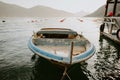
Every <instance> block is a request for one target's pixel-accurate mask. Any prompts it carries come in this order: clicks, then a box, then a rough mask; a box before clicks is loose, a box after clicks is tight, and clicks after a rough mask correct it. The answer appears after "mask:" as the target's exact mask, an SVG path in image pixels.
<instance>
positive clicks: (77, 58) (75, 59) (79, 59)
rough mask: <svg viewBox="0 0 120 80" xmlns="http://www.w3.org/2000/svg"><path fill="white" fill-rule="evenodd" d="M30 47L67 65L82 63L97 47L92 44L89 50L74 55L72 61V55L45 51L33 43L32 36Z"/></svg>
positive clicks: (60, 63) (52, 60) (55, 61)
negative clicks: (60, 54) (64, 55)
mask: <svg viewBox="0 0 120 80" xmlns="http://www.w3.org/2000/svg"><path fill="white" fill-rule="evenodd" d="M28 47H29V48H30V50H31V51H33V52H34V53H35V54H37V55H39V56H40V57H43V58H45V59H47V60H49V61H51V62H53V63H55V64H58V65H61V66H66V65H73V64H76V63H80V62H82V61H85V60H87V59H89V58H90V57H91V56H92V55H93V54H94V53H95V47H94V45H93V44H90V47H89V49H88V50H86V51H85V52H84V53H82V54H79V55H77V56H74V57H72V62H70V57H69V56H68V57H62V56H58V55H54V54H51V53H50V52H47V51H44V50H42V49H40V48H39V47H38V46H36V45H35V44H34V43H33V38H32V37H31V38H30V40H29V43H28Z"/></svg>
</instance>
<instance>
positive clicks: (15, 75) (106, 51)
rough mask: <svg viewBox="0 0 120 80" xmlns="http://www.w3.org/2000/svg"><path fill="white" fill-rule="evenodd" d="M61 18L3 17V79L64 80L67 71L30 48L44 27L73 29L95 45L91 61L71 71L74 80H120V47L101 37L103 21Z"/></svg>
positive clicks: (0, 29)
mask: <svg viewBox="0 0 120 80" xmlns="http://www.w3.org/2000/svg"><path fill="white" fill-rule="evenodd" d="M61 19H63V18H0V80H60V79H61V77H62V74H63V69H61V68H59V67H57V66H55V65H53V64H51V63H50V62H48V61H46V60H44V59H42V58H40V57H39V56H34V54H33V53H32V52H31V51H30V50H29V49H28V47H27V43H28V40H29V38H30V36H31V35H32V34H33V31H37V30H39V29H40V28H43V27H65V28H71V29H73V30H75V31H77V32H78V33H81V34H83V35H84V36H85V37H86V38H88V39H89V40H90V42H92V43H93V44H94V45H95V47H96V53H95V54H94V55H93V56H92V57H91V58H90V59H89V60H87V61H85V62H83V63H80V64H76V65H74V66H72V67H71V69H69V70H68V74H69V76H70V78H71V80H120V46H118V45H116V44H115V43H113V42H112V41H110V40H108V39H106V38H104V37H100V36H99V26H100V24H101V21H99V20H98V18H75V17H71V18H66V19H65V21H64V22H60V20H61ZM78 19H79V20H78ZM2 20H5V21H6V22H2ZM65 80H69V79H68V78H67V77H65Z"/></svg>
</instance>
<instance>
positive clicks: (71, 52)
mask: <svg viewBox="0 0 120 80" xmlns="http://www.w3.org/2000/svg"><path fill="white" fill-rule="evenodd" d="M73 44H74V43H73V42H71V51H70V64H72V54H73Z"/></svg>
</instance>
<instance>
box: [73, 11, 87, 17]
mask: <svg viewBox="0 0 120 80" xmlns="http://www.w3.org/2000/svg"><path fill="white" fill-rule="evenodd" d="M88 14H89V12H85V11H80V12H78V13H75V14H74V15H75V16H76V17H82V16H86V15H88Z"/></svg>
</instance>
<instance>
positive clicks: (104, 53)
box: [95, 37, 120, 80]
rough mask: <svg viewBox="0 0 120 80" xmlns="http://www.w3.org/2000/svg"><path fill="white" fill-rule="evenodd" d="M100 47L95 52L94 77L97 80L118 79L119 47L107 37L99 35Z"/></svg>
mask: <svg viewBox="0 0 120 80" xmlns="http://www.w3.org/2000/svg"><path fill="white" fill-rule="evenodd" d="M99 42H100V43H99V45H100V48H99V50H98V52H97V53H96V55H97V59H96V62H95V69H96V77H97V79H98V80H118V79H120V48H119V46H118V45H115V44H114V43H113V42H112V41H110V40H109V39H106V38H105V37H100V40H99Z"/></svg>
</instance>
